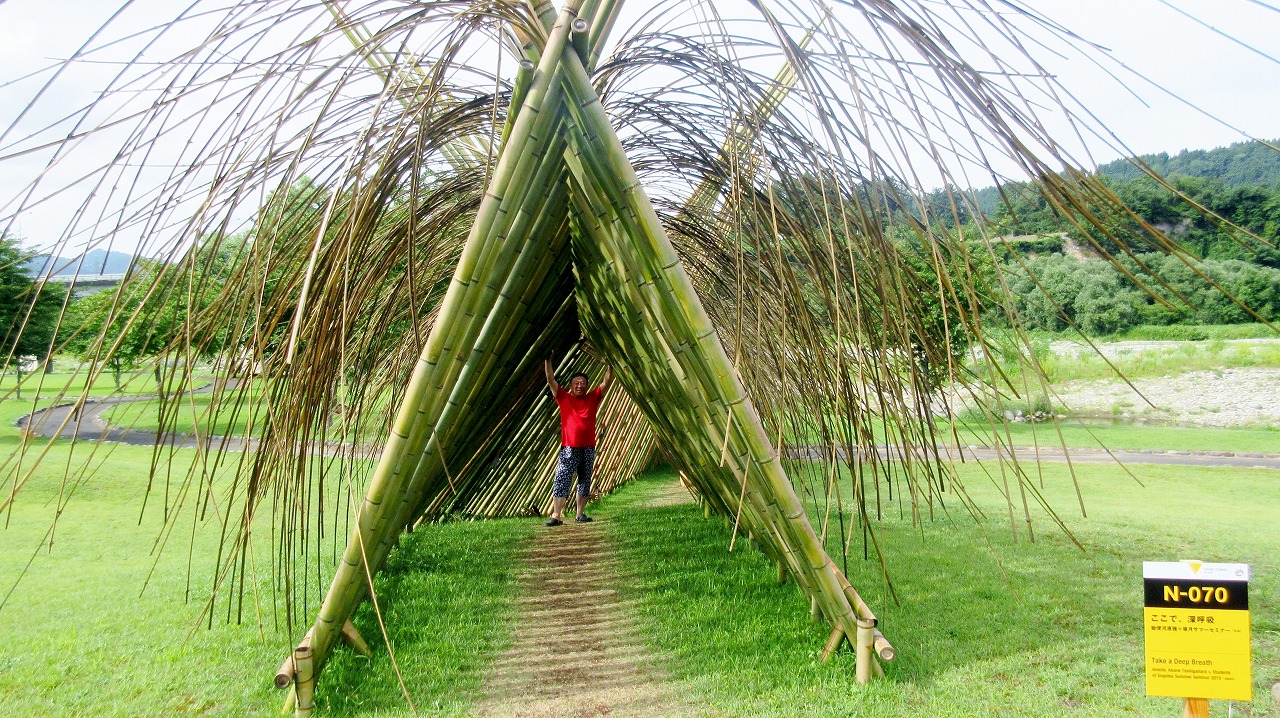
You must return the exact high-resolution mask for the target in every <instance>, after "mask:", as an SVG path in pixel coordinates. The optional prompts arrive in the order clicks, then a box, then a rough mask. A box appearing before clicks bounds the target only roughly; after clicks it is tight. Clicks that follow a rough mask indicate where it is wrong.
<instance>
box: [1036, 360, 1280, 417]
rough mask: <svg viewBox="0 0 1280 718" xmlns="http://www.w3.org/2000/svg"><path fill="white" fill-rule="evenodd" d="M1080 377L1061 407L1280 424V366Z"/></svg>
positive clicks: (1065, 390) (1061, 397)
mask: <svg viewBox="0 0 1280 718" xmlns="http://www.w3.org/2000/svg"><path fill="white" fill-rule="evenodd" d="M1131 383H1132V385H1133V386H1130V385H1129V384H1126V383H1124V382H1123V381H1121V380H1119V379H1107V380H1096V381H1075V382H1067V383H1064V384H1060V385H1058V386H1056V387H1054V388H1055V390H1056V391H1057V394H1058V396H1057V398H1056V399H1055V400H1054V404H1055V405H1060V406H1064V407H1067V408H1068V409H1069V410H1070V411H1071V412H1073V413H1076V414H1084V415H1092V416H1114V417H1116V418H1126V419H1146V420H1149V421H1159V422H1164V423H1171V424H1179V425H1184V426H1214V427H1226V426H1254V427H1264V426H1272V427H1274V426H1280V369H1257V368H1247V369H1222V370H1215V371H1197V372H1190V373H1187V374H1179V375H1177V376H1162V377H1144V378H1139V379H1133V380H1131Z"/></svg>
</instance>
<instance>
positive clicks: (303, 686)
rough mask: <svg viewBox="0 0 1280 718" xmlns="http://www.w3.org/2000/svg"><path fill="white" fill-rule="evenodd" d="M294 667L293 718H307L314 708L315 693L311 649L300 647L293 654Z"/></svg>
mask: <svg viewBox="0 0 1280 718" xmlns="http://www.w3.org/2000/svg"><path fill="white" fill-rule="evenodd" d="M293 666H294V681H293V685H294V693H295V695H296V702H295V703H294V713H293V714H294V716H295V718H309V716H310V715H311V710H312V709H313V708H314V707H315V701H314V700H313V695H314V692H315V675H314V674H313V673H312V670H311V668H312V666H311V648H310V647H308V646H302V647H300V648H298V649H296V650H294V652H293Z"/></svg>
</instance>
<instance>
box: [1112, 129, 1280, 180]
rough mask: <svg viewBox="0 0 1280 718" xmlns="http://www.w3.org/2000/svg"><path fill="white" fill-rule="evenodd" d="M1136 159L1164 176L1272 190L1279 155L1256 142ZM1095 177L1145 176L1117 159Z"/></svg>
mask: <svg viewBox="0 0 1280 718" xmlns="http://www.w3.org/2000/svg"><path fill="white" fill-rule="evenodd" d="M1277 143H1280V140H1278V141H1273V142H1272V144H1277ZM1138 159H1140V160H1142V161H1143V162H1146V163H1147V164H1148V165H1150V166H1151V169H1153V170H1155V171H1156V172H1158V173H1159V174H1161V175H1164V176H1166V177H1168V176H1170V175H1187V176H1188V177H1204V178H1207V179H1220V180H1222V181H1223V182H1225V183H1226V184H1227V186H1228V187H1240V186H1244V185H1263V186H1265V187H1276V185H1277V184H1280V152H1276V151H1275V150H1273V149H1271V148H1270V147H1267V146H1266V145H1263V144H1260V143H1257V142H1237V143H1236V144H1234V145H1227V146H1226V147H1216V148H1214V149H1211V150H1183V151H1181V152H1179V153H1178V154H1176V155H1170V154H1169V153H1168V152H1160V153H1158V154H1154V155H1139V156H1138ZM1098 174H1100V175H1107V176H1109V177H1114V178H1115V179H1119V180H1132V179H1137V178H1139V177H1143V176H1145V175H1144V173H1143V172H1142V170H1140V169H1138V168H1137V167H1134V166H1133V164H1132V163H1131V162H1129V160H1127V159H1119V160H1116V161H1115V162H1108V163H1107V164H1105V165H1101V166H1099V167H1098Z"/></svg>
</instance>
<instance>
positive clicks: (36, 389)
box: [0, 370, 203, 401]
mask: <svg viewBox="0 0 1280 718" xmlns="http://www.w3.org/2000/svg"><path fill="white" fill-rule="evenodd" d="M88 381H89V377H88V371H87V370H86V371H81V372H78V373H74V374H72V373H62V372H58V373H54V374H27V375H24V376H23V377H22V399H21V400H22V401H31V400H34V399H36V398H37V397H38V398H40V399H55V398H59V397H67V399H66V400H68V401H69V400H70V399H74V398H75V397H78V396H80V393H81V392H82V391H84V387H85V384H87V383H88ZM199 383H203V381H199V382H197V384H199ZM176 385H177V382H174V381H171V382H170V387H174V386H176ZM17 386H18V380H17V377H15V376H14V375H13V374H12V373H10V374H5V375H4V376H0V397H7V398H5V399H4V401H14V400H18V392H17V391H15V389H16V388H17ZM155 390H156V380H155V377H154V376H153V375H152V374H151V372H145V373H138V374H126V375H123V376H122V377H121V380H120V387H119V389H117V388H116V386H115V380H114V379H113V378H112V376H111V372H103V373H102V374H100V375H99V376H98V377H97V379H96V380H95V381H94V382H93V386H92V387H91V388H90V389H89V396H91V397H103V396H109V395H111V394H152V393H154V392H155Z"/></svg>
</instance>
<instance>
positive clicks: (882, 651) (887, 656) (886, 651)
mask: <svg viewBox="0 0 1280 718" xmlns="http://www.w3.org/2000/svg"><path fill="white" fill-rule="evenodd" d="M875 634H876V636H875V649H876V655H877V656H880V660H882V661H892V660H893V659H895V658H897V657H898V649H896V648H894V647H893V645H892V644H891V643H889V639H887V638H885V637H884V634H883V633H881V632H880V629H878V628H877V629H876V631H875Z"/></svg>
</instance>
